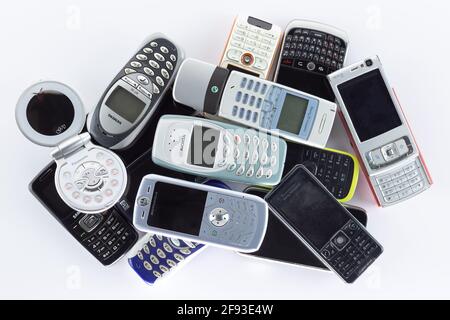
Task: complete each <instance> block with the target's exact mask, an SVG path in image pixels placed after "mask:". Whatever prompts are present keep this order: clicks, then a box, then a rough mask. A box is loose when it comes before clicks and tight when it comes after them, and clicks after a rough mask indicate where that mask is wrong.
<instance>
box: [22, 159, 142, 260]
mask: <svg viewBox="0 0 450 320" xmlns="http://www.w3.org/2000/svg"><path fill="white" fill-rule="evenodd" d="M55 173H56V164H55V163H51V164H49V165H48V166H47V167H46V168H45V169H44V170H43V171H42V172H41V173H39V175H37V176H36V177H35V178H34V179H33V181H32V182H31V183H30V190H31V193H32V194H33V195H34V196H35V197H36V198H37V199H38V200H39V201H40V202H41V203H42V205H43V206H44V207H45V208H46V209H47V210H48V211H49V212H50V214H51V215H52V216H53V217H54V218H55V219H56V220H58V222H59V223H60V224H61V225H62V226H63V227H64V228H65V229H66V230H67V231H69V232H70V234H71V235H72V236H73V237H74V238H75V239H76V240H77V241H78V242H79V243H80V244H81V245H82V246H83V247H84V248H85V249H86V250H87V251H88V252H89V253H90V254H91V255H93V256H94V257H95V258H96V259H97V260H98V261H99V262H100V263H102V264H103V265H105V266H107V265H111V264H112V263H114V262H116V261H117V260H119V259H120V258H121V257H122V256H123V255H124V254H125V253H126V252H127V251H128V250H129V249H130V248H131V247H132V246H133V245H134V244H135V243H136V241H137V240H138V234H137V232H136V230H135V229H134V228H133V227H132V225H131V224H130V223H128V222H127V221H126V220H125V219H124V218H123V217H122V216H121V214H120V213H119V212H118V211H117V210H116V208H114V207H113V208H111V209H109V210H107V211H105V212H103V213H102V214H99V215H89V214H84V213H81V212H78V211H75V210H73V209H72V208H70V207H69V206H67V204H66V203H65V202H64V201H63V200H62V199H61V198H60V197H59V195H58V193H57V191H56V187H55V184H54V176H55Z"/></svg>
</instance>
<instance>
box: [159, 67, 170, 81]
mask: <svg viewBox="0 0 450 320" xmlns="http://www.w3.org/2000/svg"><path fill="white" fill-rule="evenodd" d="M161 74H162V76H163V77H164V78H166V79H169V72H167V70H166V69H161Z"/></svg>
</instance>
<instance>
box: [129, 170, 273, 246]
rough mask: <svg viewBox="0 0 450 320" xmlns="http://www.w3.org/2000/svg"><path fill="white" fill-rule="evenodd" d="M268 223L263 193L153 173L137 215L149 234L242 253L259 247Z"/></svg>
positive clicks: (141, 227)
mask: <svg viewBox="0 0 450 320" xmlns="http://www.w3.org/2000/svg"><path fill="white" fill-rule="evenodd" d="M267 221H268V206H267V204H266V202H265V201H264V200H262V199H261V198H259V197H257V196H253V195H248V194H245V193H241V192H236V191H231V190H225V189H221V188H217V187H212V186H208V185H203V184H198V183H193V182H188V181H184V180H178V179H173V178H168V177H164V176H159V175H153V174H150V175H147V176H145V177H144V178H143V179H142V182H141V185H140V187H139V191H138V194H137V196H136V203H135V206H134V216H133V223H134V225H135V227H136V228H137V229H138V230H141V231H144V232H152V233H155V234H159V235H163V236H167V237H172V238H179V239H183V240H188V241H193V242H198V243H203V244H209V245H213V246H217V247H222V248H225V249H231V250H236V251H242V252H254V251H257V250H258V249H259V247H260V246H261V243H262V240H263V238H264V235H265V233H266V229H267Z"/></svg>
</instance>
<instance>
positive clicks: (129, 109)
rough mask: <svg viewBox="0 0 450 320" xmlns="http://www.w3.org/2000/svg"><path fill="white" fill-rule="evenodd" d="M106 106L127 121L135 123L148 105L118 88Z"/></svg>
mask: <svg viewBox="0 0 450 320" xmlns="http://www.w3.org/2000/svg"><path fill="white" fill-rule="evenodd" d="M106 105H107V106H108V107H109V108H110V109H111V110H112V111H114V112H115V113H117V114H118V115H119V116H121V117H122V118H124V119H125V120H127V121H129V122H131V123H133V122H134V121H136V119H137V118H138V117H139V115H140V114H141V112H142V111H143V110H144V108H145V105H146V103H145V102H144V101H142V100H141V99H139V98H137V97H136V96H135V95H134V94H132V93H131V92H128V91H127V90H126V89H124V88H122V87H121V86H117V87H116V88H115V89H114V91H113V92H112V93H111V94H110V95H109V97H108V100H106Z"/></svg>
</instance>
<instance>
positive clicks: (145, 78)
mask: <svg viewBox="0 0 450 320" xmlns="http://www.w3.org/2000/svg"><path fill="white" fill-rule="evenodd" d="M137 80H138V81H139V82H140V83H142V84H143V85H148V84H149V83H150V80H148V78H147V77H144V76H142V75H138V76H137Z"/></svg>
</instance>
